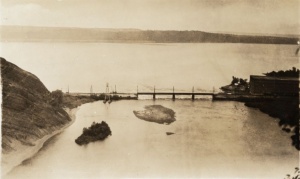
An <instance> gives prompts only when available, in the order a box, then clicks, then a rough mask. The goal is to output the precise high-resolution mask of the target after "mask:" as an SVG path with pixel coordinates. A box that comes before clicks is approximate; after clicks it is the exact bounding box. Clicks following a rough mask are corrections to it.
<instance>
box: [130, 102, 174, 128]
mask: <svg viewBox="0 0 300 179" xmlns="http://www.w3.org/2000/svg"><path fill="white" fill-rule="evenodd" d="M133 113H134V115H135V116H136V117H137V118H139V119H142V120H145V121H149V122H156V123H159V124H164V123H166V124H170V123H172V122H174V121H175V120H176V119H175V112H174V111H173V110H172V109H169V108H166V107H164V106H162V105H148V106H145V110H144V111H133Z"/></svg>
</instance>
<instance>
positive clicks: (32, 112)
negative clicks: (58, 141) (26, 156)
mask: <svg viewBox="0 0 300 179" xmlns="http://www.w3.org/2000/svg"><path fill="white" fill-rule="evenodd" d="M0 58H1V57H0ZM1 80H2V154H4V155H5V154H10V153H14V152H16V151H18V149H19V148H20V146H21V147H24V146H28V147H30V146H34V145H36V144H35V141H37V140H38V139H41V138H42V137H44V136H46V135H48V134H51V133H52V132H53V131H56V130H58V129H60V128H62V127H64V126H65V125H66V124H67V123H69V122H70V121H71V119H70V117H69V116H68V114H67V113H66V112H65V111H64V110H63V109H62V108H61V107H60V106H54V105H53V103H51V101H53V99H52V97H51V93H50V92H49V91H48V90H47V88H46V87H45V86H44V84H43V83H42V82H41V81H40V80H39V79H38V78H37V77H36V76H35V75H33V74H31V73H29V72H27V71H24V70H22V69H21V68H19V67H18V66H16V65H14V64H12V63H10V62H8V61H6V60H5V59H3V58H1Z"/></svg>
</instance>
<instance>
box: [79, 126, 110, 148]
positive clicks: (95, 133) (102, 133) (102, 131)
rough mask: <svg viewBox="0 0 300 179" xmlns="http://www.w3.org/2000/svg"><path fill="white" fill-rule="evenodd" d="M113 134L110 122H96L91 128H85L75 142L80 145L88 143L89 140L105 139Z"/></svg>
mask: <svg viewBox="0 0 300 179" xmlns="http://www.w3.org/2000/svg"><path fill="white" fill-rule="evenodd" d="M109 135H111V130H110V128H109V126H108V124H107V123H106V122H104V121H102V122H101V123H95V122H93V124H92V125H91V127H89V128H83V132H82V134H81V136H79V137H78V138H77V139H76V140H75V142H76V143H77V144H78V145H84V144H88V143H89V142H94V141H97V140H104V139H105V138H106V137H108V136H109Z"/></svg>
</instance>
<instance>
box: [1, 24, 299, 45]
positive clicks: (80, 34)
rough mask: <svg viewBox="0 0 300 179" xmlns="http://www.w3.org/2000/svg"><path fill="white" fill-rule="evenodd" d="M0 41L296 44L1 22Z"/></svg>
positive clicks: (229, 36) (252, 37) (264, 38)
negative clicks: (9, 24) (5, 23)
mask: <svg viewBox="0 0 300 179" xmlns="http://www.w3.org/2000/svg"><path fill="white" fill-rule="evenodd" d="M0 34H1V38H0V40H1V41H25V42H26V41H29V42H34V41H48V42H124V43H139V42H148V43H263V44H297V41H298V40H299V38H297V37H278V36H258V35H234V34H223V33H208V32H202V31H171V30H167V31H159V30H138V29H97V28H89V29H88V28H59V27H22V26H1V29H0Z"/></svg>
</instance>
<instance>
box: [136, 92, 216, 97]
mask: <svg viewBox="0 0 300 179" xmlns="http://www.w3.org/2000/svg"><path fill="white" fill-rule="evenodd" d="M154 94H155V95H209V96H212V95H213V94H214V93H186V92H174V93H173V92H155V93H154V92H138V93H137V95H154Z"/></svg>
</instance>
